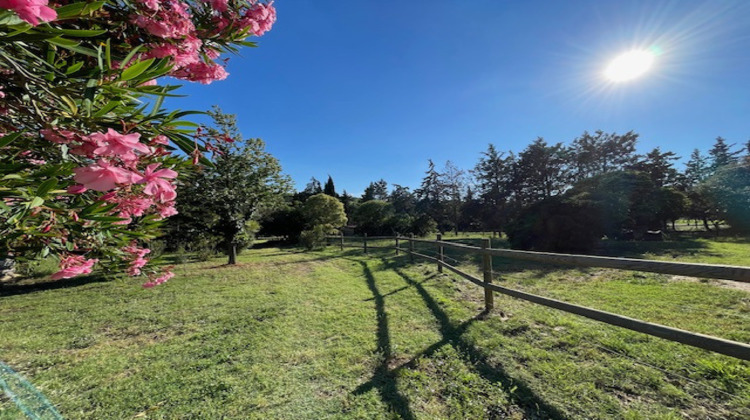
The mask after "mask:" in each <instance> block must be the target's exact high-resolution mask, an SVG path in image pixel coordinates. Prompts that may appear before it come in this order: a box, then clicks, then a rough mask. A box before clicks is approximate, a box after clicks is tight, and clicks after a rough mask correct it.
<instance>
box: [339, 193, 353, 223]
mask: <svg viewBox="0 0 750 420" xmlns="http://www.w3.org/2000/svg"><path fill="white" fill-rule="evenodd" d="M339 200H340V201H341V204H343V205H344V212H345V213H346V217H347V218H351V217H352V215H353V214H354V209H355V208H356V205H357V199H356V198H354V196H352V195H351V194H349V193H348V192H346V190H344V192H343V193H342V194H341V197H339Z"/></svg>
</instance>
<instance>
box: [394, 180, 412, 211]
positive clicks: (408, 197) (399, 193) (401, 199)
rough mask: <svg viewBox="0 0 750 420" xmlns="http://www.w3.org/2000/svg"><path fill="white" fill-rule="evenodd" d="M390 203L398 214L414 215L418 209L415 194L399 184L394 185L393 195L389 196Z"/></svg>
mask: <svg viewBox="0 0 750 420" xmlns="http://www.w3.org/2000/svg"><path fill="white" fill-rule="evenodd" d="M388 202H390V203H391V205H392V206H393V211H394V212H396V213H397V214H409V215H411V214H414V212H415V211H416V207H417V202H416V199H415V198H414V194H412V193H411V191H410V190H409V187H404V186H401V185H398V184H393V190H392V191H391V195H390V196H388Z"/></svg>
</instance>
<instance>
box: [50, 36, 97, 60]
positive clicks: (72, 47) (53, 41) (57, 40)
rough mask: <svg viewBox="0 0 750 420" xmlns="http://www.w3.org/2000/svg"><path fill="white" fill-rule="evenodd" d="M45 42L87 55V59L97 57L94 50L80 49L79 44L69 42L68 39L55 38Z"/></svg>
mask: <svg viewBox="0 0 750 420" xmlns="http://www.w3.org/2000/svg"><path fill="white" fill-rule="evenodd" d="M47 42H49V43H50V44H53V45H57V46H58V47H62V48H65V49H68V50H70V51H73V52H77V53H79V54H83V55H88V56H89V57H97V56H98V54H97V52H96V51H95V50H92V49H91V48H86V47H81V46H80V43H78V42H75V41H71V40H69V39H65V38H61V37H59V36H58V37H55V38H50V39H48V40H47Z"/></svg>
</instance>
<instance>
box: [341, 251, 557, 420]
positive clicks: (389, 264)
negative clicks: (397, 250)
mask: <svg viewBox="0 0 750 420" xmlns="http://www.w3.org/2000/svg"><path fill="white" fill-rule="evenodd" d="M355 261H357V262H358V263H359V264H361V265H362V269H363V272H364V274H365V277H366V278H367V284H368V287H369V288H370V291H371V292H372V294H373V300H374V301H375V306H376V310H377V313H378V333H377V335H378V350H379V351H381V352H382V355H383V358H382V360H381V362H380V364H379V365H378V367H377V368H376V370H375V372H374V374H373V376H372V378H371V379H370V381H368V382H366V383H364V384H362V385H360V386H359V387H357V389H355V390H354V394H355V395H359V394H363V393H366V392H369V391H370V390H372V389H373V388H375V389H377V390H378V392H379V393H380V395H381V399H382V400H383V401H384V402H385V403H386V404H388V406H389V407H391V409H392V410H393V411H395V412H396V413H398V414H399V415H400V416H401V417H402V418H405V419H412V418H414V416H413V413H412V412H411V411H410V410H409V406H408V401H406V399H405V398H404V396H403V395H402V394H401V393H400V392H399V391H398V389H397V387H396V378H397V377H398V374H399V372H400V371H401V370H403V369H414V368H416V366H417V362H418V360H419V359H420V358H423V357H430V356H432V355H433V354H434V353H436V352H437V351H438V350H439V349H440V348H442V347H443V346H445V345H449V346H452V347H453V348H455V349H456V350H457V352H458V353H459V354H460V355H461V357H462V358H463V359H464V361H465V363H466V364H467V365H468V366H470V367H472V368H473V369H474V370H475V371H476V372H477V373H478V374H479V375H480V376H481V377H482V378H484V379H485V380H487V381H489V382H493V383H498V384H500V385H501V386H502V387H503V388H504V389H506V390H509V389H511V388H513V387H515V391H514V392H512V393H509V398H510V401H511V402H512V403H513V404H515V405H517V406H519V407H520V408H521V409H522V410H523V412H524V418H545V419H547V418H549V419H564V418H565V416H564V415H563V414H562V413H561V412H560V411H559V410H558V409H557V408H555V407H553V406H551V405H549V404H548V403H547V402H545V401H544V400H543V399H542V398H541V397H539V396H537V395H536V394H535V393H534V391H533V390H531V389H530V388H529V387H528V386H527V385H526V384H525V383H523V382H521V381H518V380H516V379H514V378H513V377H511V376H510V375H509V374H508V373H507V372H506V371H505V370H504V369H503V368H502V366H495V365H493V364H492V363H490V361H489V359H488V356H487V355H486V354H485V353H484V352H483V351H481V350H480V349H478V348H477V347H476V346H474V345H473V344H472V343H471V342H469V341H468V340H467V339H465V338H464V337H463V334H464V333H465V332H466V331H467V330H468V328H469V327H470V326H471V325H472V324H473V323H474V322H476V321H478V320H481V319H484V318H485V317H486V315H487V313H486V312H481V313H479V314H477V315H476V316H474V317H473V318H471V319H468V320H466V321H464V322H462V323H461V324H458V325H454V324H453V323H452V322H451V320H450V318H449V317H448V315H447V314H446V312H445V311H444V310H443V309H442V308H441V307H440V305H439V304H438V303H437V301H436V300H435V299H434V298H433V297H432V295H430V294H429V292H427V290H426V289H425V288H424V285H423V283H424V281H421V282H420V281H417V280H416V279H414V278H412V277H411V276H410V275H408V274H407V273H406V272H404V270H403V268H404V267H405V266H406V264H407V263H406V261H404V260H401V261H399V260H393V259H386V258H383V257H381V261H382V262H383V264H384V268H385V269H388V270H392V271H394V272H395V273H396V274H398V275H399V276H400V277H401V278H402V279H403V280H404V281H405V282H406V284H407V288H413V289H415V290H416V291H417V293H418V294H419V295H420V297H421V298H422V300H423V301H424V303H425V305H426V306H427V308H428V309H429V310H430V312H431V313H432V315H433V316H434V317H435V319H436V320H437V321H438V324H439V326H438V328H439V332H440V335H441V336H442V339H441V340H440V341H438V342H436V343H433V344H431V345H430V346H429V347H427V348H426V349H424V350H422V351H421V352H420V353H418V354H416V355H415V356H414V357H413V358H411V359H410V360H409V361H407V362H405V363H403V364H401V365H398V366H396V367H393V368H389V363H388V362H389V360H390V358H391V356H392V353H391V344H390V335H389V331H388V317H387V314H386V312H385V299H384V298H385V296H386V295H383V294H381V293H380V291H379V290H378V288H377V286H376V284H375V277H374V275H373V273H372V271H371V270H370V268H369V267H368V266H367V264H366V263H365V262H363V261H358V260H355ZM433 277H434V275H433ZM425 281H426V280H425ZM399 290H400V289H399Z"/></svg>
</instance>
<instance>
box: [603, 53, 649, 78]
mask: <svg viewBox="0 0 750 420" xmlns="http://www.w3.org/2000/svg"><path fill="white" fill-rule="evenodd" d="M653 64H654V53H653V52H651V51H644V50H635V51H628V52H626V53H624V54H621V55H619V56H617V57H616V58H615V59H614V60H612V62H611V63H609V65H608V66H607V69H606V70H605V71H604V76H605V77H606V78H607V79H609V80H611V81H613V82H625V81H628V80H632V79H635V78H637V77H638V76H641V75H643V74H644V73H646V72H647V71H648V70H649V69H650V68H651V66H652V65H653Z"/></svg>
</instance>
